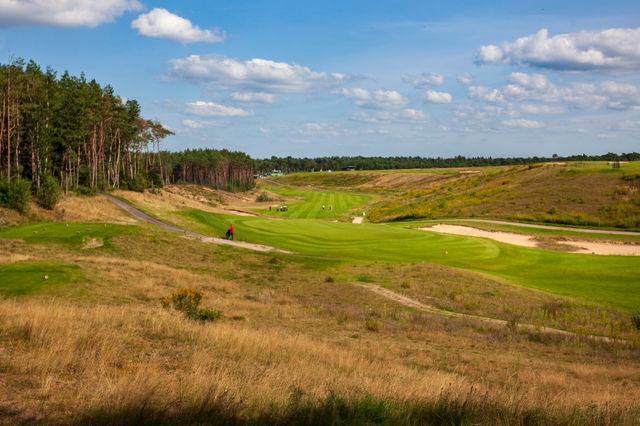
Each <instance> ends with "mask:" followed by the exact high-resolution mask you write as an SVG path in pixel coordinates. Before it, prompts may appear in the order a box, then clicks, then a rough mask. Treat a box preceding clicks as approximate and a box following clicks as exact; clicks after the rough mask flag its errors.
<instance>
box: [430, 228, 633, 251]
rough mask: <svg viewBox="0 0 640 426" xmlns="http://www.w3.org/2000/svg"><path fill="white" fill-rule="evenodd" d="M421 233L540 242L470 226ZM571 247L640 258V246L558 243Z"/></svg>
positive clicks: (533, 244)
mask: <svg viewBox="0 0 640 426" xmlns="http://www.w3.org/2000/svg"><path fill="white" fill-rule="evenodd" d="M418 229H419V230H421V231H431V232H440V233H443V234H453V235H462V236H465V237H479V238H488V239H490V240H494V241H498V242H501V243H505V244H513V245H516V246H522V247H530V248H538V241H537V240H536V239H535V237H533V236H530V235H525V234H516V233H513V232H501V231H495V232H494V231H486V230H483V229H477V228H471V227H469V226H460V225H447V224H442V223H439V224H437V225H434V226H432V227H426V228H418ZM558 243H559V244H564V245H567V246H569V247H571V248H572V249H573V250H572V252H573V253H580V254H597V255H605V256H640V245H635V244H617V243H612V242H592V241H581V240H572V241H558Z"/></svg>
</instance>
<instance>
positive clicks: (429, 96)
mask: <svg viewBox="0 0 640 426" xmlns="http://www.w3.org/2000/svg"><path fill="white" fill-rule="evenodd" d="M424 99H425V100H427V101H429V102H433V103H436V104H450V103H451V99H452V98H451V94H450V93H447V92H436V91H435V90H427V93H425V94H424Z"/></svg>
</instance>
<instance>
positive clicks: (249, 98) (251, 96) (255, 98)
mask: <svg viewBox="0 0 640 426" xmlns="http://www.w3.org/2000/svg"><path fill="white" fill-rule="evenodd" d="M229 98H231V100H233V101H236V102H246V103H265V104H272V103H274V102H275V101H276V95H274V94H273V93H264V92H233V93H231V95H229Z"/></svg>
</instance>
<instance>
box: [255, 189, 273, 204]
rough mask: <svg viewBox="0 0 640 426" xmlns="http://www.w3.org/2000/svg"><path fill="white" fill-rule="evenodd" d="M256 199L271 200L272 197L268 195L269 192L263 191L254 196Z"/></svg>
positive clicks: (259, 200) (261, 200)
mask: <svg viewBox="0 0 640 426" xmlns="http://www.w3.org/2000/svg"><path fill="white" fill-rule="evenodd" d="M256 201H258V202H260V203H262V202H265V201H273V199H272V198H271V197H269V194H267V193H266V192H264V191H263V192H262V193H261V194H260V195H258V196H257V197H256Z"/></svg>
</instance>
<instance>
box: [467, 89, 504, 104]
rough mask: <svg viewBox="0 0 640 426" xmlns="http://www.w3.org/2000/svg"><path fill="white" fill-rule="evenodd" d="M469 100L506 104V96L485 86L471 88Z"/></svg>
mask: <svg viewBox="0 0 640 426" xmlns="http://www.w3.org/2000/svg"><path fill="white" fill-rule="evenodd" d="M469 98H471V99H474V100H476V101H483V102H494V103H495V102H506V101H507V100H506V99H505V97H504V95H503V94H502V93H500V91H499V90H498V89H490V88H488V87H485V86H469Z"/></svg>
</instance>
